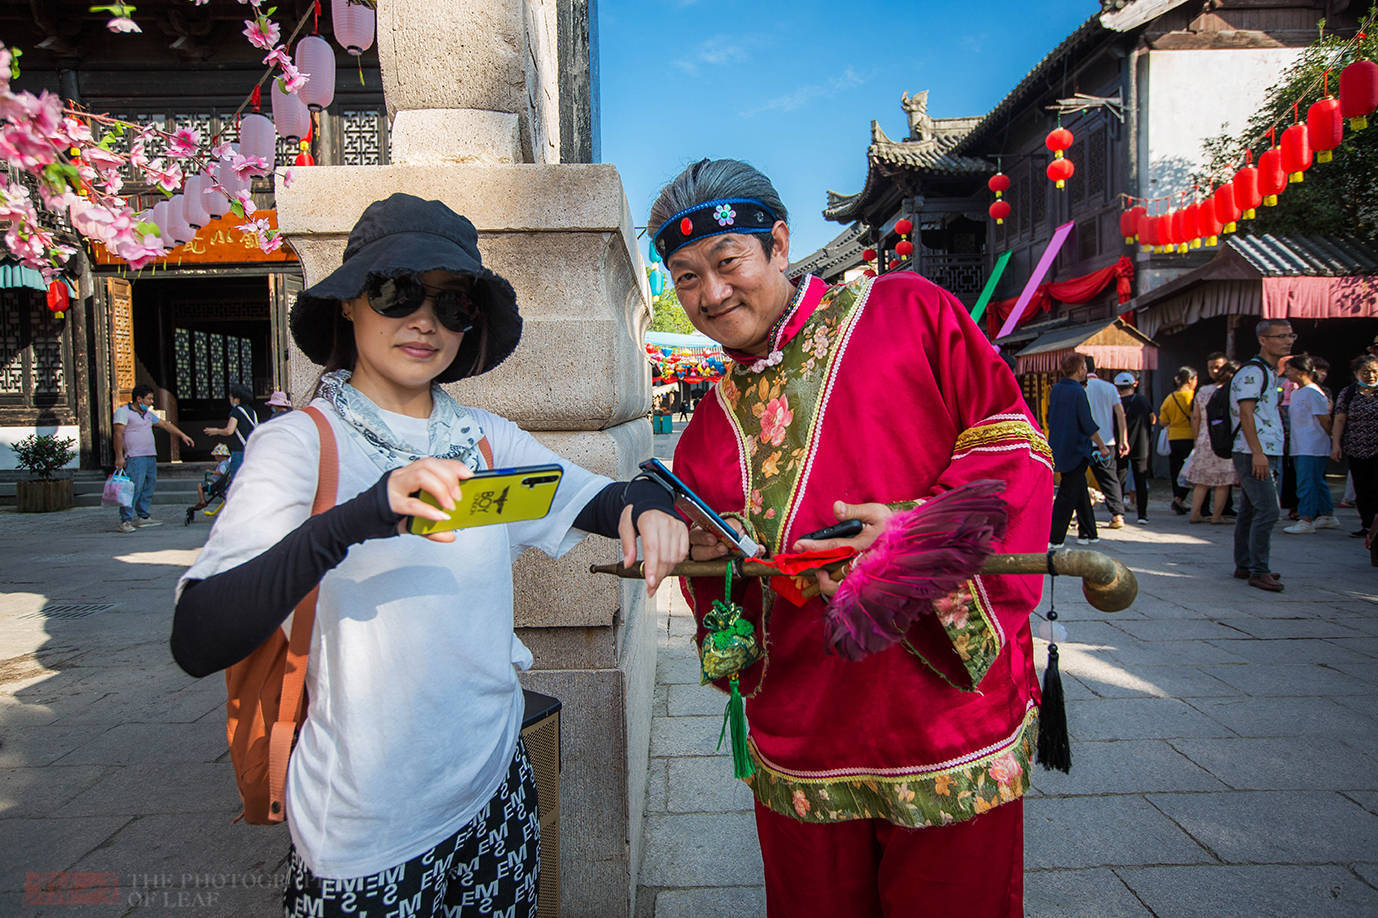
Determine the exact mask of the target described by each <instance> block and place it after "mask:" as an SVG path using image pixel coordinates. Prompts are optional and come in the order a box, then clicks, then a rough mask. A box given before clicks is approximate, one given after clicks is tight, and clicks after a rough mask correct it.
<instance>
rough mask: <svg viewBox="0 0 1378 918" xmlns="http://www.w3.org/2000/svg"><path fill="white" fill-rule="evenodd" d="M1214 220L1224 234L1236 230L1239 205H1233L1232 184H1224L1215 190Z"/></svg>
mask: <svg viewBox="0 0 1378 918" xmlns="http://www.w3.org/2000/svg"><path fill="white" fill-rule="evenodd" d="M1215 218H1216V219H1217V220H1219V221H1220V223H1221V224H1222V227H1223V229H1224V231H1225V232H1226V233H1233V232H1234V231H1235V230H1236V229H1238V221H1239V205H1238V204H1236V203H1235V199H1234V183H1233V182H1226V183H1225V184H1223V185H1221V186H1220V187H1219V188H1217V189H1215Z"/></svg>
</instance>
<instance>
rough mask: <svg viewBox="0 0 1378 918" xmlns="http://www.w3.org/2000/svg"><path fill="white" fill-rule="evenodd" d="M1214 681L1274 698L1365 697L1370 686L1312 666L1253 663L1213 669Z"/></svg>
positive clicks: (1337, 672) (1342, 674) (1321, 667)
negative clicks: (1219, 680) (1312, 696)
mask: <svg viewBox="0 0 1378 918" xmlns="http://www.w3.org/2000/svg"><path fill="white" fill-rule="evenodd" d="M1215 674H1216V676H1217V677H1218V678H1220V679H1222V680H1224V681H1225V682H1228V683H1229V684H1230V685H1233V686H1235V687H1236V688H1239V689H1242V690H1243V691H1244V692H1245V693H1247V694H1249V695H1254V696H1256V697H1260V698H1268V697H1273V698H1278V697H1286V696H1296V695H1318V696H1319V695H1330V696H1339V695H1367V694H1370V693H1372V692H1373V685H1372V684H1370V683H1368V682H1364V681H1363V680H1362V679H1356V678H1354V677H1353V676H1351V675H1348V674H1347V673H1342V672H1339V671H1338V670H1334V669H1330V668H1328V667H1325V666H1321V665H1319V664H1316V663H1276V664H1269V663H1255V664H1253V665H1251V666H1236V667H1231V668H1229V669H1226V668H1225V667H1220V668H1219V669H1217V670H1215Z"/></svg>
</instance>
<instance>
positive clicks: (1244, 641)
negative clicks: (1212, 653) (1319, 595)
mask: <svg viewBox="0 0 1378 918" xmlns="http://www.w3.org/2000/svg"><path fill="white" fill-rule="evenodd" d="M1345 640H1363V639H1362V638H1357V639H1353V638H1351V639H1346V638H1335V639H1333V640H1329V641H1325V640H1319V639H1317V638H1281V639H1277V640H1257V639H1249V638H1239V639H1234V640H1228V641H1216V642H1214V643H1216V644H1218V645H1219V646H1221V647H1223V648H1225V649H1226V650H1228V651H1230V653H1233V654H1235V655H1236V656H1238V657H1239V658H1240V659H1242V660H1245V661H1247V662H1249V663H1375V661H1374V660H1373V658H1372V657H1369V656H1367V655H1365V654H1362V653H1359V652H1357V651H1355V650H1351V649H1348V648H1346V647H1344V646H1343V643H1342V642H1343V641H1345ZM1375 665H1378V664H1375Z"/></svg>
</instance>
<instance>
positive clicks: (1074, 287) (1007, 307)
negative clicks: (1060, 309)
mask: <svg viewBox="0 0 1378 918" xmlns="http://www.w3.org/2000/svg"><path fill="white" fill-rule="evenodd" d="M1111 281H1114V282H1115V295H1116V297H1117V298H1118V299H1119V301H1120V302H1121V303H1127V302H1129V300H1130V299H1131V298H1133V296H1134V262H1133V261H1131V260H1130V259H1129V256H1127V255H1121V256H1120V260H1119V261H1117V262H1115V263H1114V264H1113V265H1108V266H1106V267H1104V268H1101V269H1100V270H1099V271H1092V272H1091V273H1090V274H1083V275H1082V276H1081V277H1073V278H1071V279H1069V280H1065V281H1056V282H1054V281H1049V282H1047V283H1044V284H1039V285H1038V287H1037V289H1035V290H1034V294H1033V297H1032V298H1031V299H1030V300H1029V305H1028V306H1027V307H1025V309H1024V314H1023V315H1022V316H1020V317H1019V324H1020V325H1027V324H1028V323H1029V322H1030V321H1032V320H1033V317H1034V316H1036V315H1041V314H1042V313H1045V312H1049V311H1051V310H1052V308H1053V301H1054V300H1056V301H1058V302H1059V303H1069V304H1072V305H1078V304H1081V303H1089V302H1091V301H1092V300H1094V299H1095V298H1096V297H1097V296H1099V295H1100V292H1101V291H1102V290H1104V289H1105V288H1106V287H1108V286H1110V282H1111ZM1017 302H1019V297H1017V296H1016V297H1010V298H1009V299H1007V300H992V301H991V302H990V303H988V304H987V305H986V333H987V334H988V335H990V336H991V337H992V338H993V337H995V336H996V335H997V334H999V332H1000V327H1001V326H1002V325H1004V324H1005V319H1007V318H1009V315H1010V312H1011V311H1013V309H1014V304H1015V303H1017Z"/></svg>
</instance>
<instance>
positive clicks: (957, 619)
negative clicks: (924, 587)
mask: <svg viewBox="0 0 1378 918" xmlns="http://www.w3.org/2000/svg"><path fill="white" fill-rule="evenodd" d="M981 599H982V596H981V591H980V590H979V589H978V587H977V585H976V583H974V582H973V581H971V580H968V581H967V582H966V584H965V585H963V586H962V587H961V588H960V589H957V590H955V591H953V592H952V593H949V594H948V595H947V596H944V597H942V598H941V599H939V600H937V601H935V602H934V603H933V612H934V614H935V615H937V617H938V622H939V623H940V624H941V625H942V626H943V630H944V631H945V632H947V638H948V640H949V641H951V642H952V649H953V650H954V651H956V653H957V658H958V659H959V660H961V661H962V666H963V667H964V668H965V669H966V671H967V675H968V676H970V677H971V688H973V689H974V688H976V686H978V685H980V683H981V680H982V679H984V678H985V676H986V673H988V672H990V668H991V666H992V665H993V664H994V663H995V658H996V657H998V656H999V655H1000V644H1001V642H1000V640H999V638H998V637H997V636H996V633H995V630H994V629H993V628H992V627H991V616H990V614H989V612H988V610H987V608H986V606H985V604H983V603H982V601H981Z"/></svg>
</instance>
